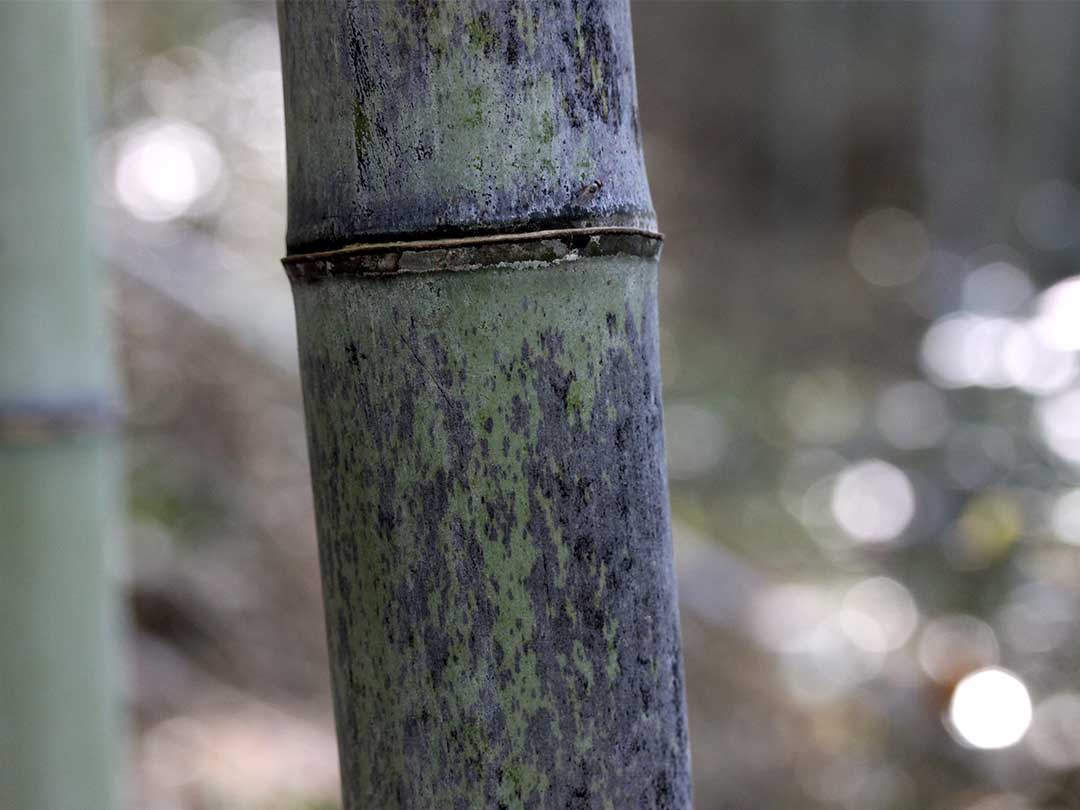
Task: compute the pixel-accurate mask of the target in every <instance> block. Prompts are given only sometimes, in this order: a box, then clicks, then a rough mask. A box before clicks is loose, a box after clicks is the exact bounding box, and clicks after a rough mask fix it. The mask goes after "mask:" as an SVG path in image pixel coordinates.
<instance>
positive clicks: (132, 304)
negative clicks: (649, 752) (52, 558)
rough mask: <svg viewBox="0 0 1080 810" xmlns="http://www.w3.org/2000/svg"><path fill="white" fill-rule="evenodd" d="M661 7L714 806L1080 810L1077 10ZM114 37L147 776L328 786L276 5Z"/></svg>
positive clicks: (692, 674) (674, 310)
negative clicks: (286, 257) (286, 220)
mask: <svg viewBox="0 0 1080 810" xmlns="http://www.w3.org/2000/svg"><path fill="white" fill-rule="evenodd" d="M634 13H635V36H636V46H637V52H638V82H639V87H640V100H641V111H642V125H643V141H644V145H645V149H646V156H647V160H648V164H649V170H650V177H651V181H652V186H653V193H654V196H655V199H656V203H657V208H658V211H659V214H660V219H661V224H662V227H663V229H664V231H665V232H666V234H667V237H668V242H667V246H666V247H665V252H664V258H663V269H662V282H661V290H662V296H663V298H662V312H661V322H662V324H663V328H664V334H663V352H664V357H663V363H664V376H665V396H666V402H665V407H666V417H665V419H666V426H667V441H668V452H669V460H670V473H671V488H672V500H673V505H674V512H675V518H676V525H677V528H676V553H677V556H678V558H679V566H680V575H681V588H682V592H681V600H682V602H683V608H684V635H685V643H686V656H687V673H688V674H687V678H688V687H689V692H690V713H691V724H692V728H691V732H692V741H693V751H694V768H695V779H696V782H697V805H698V807H700V808H702V810H709V808H727V807H739V808H742V807H769V808H800V809H801V808H851V809H852V810H856V809H858V810H862V809H863V808H883V809H892V808H895V809H896V810H901V809H908V808H910V809H912V810H914V808H920V809H921V808H941V809H942V810H1028V809H1029V808H1057V809H1058V810H1064V809H1065V808H1077V807H1080V643H1078V641H1080V362H1078V352H1080V263H1078V262H1077V259H1078V256H1080V190H1078V188H1077V185H1078V184H1080V166H1078V165H1077V151H1076V150H1075V148H1073V146H1072V141H1073V139H1074V134H1075V133H1076V132H1077V131H1080V130H1078V125H1080V86H1078V85H1080V72H1078V71H1077V70H1076V69H1075V66H1076V63H1077V62H1078V53H1077V46H1076V45H1074V43H1073V39H1074V37H1075V32H1077V31H1080V6H1073V5H1056V4H1055V5H1051V4H1017V5H1000V4H981V3H962V4H961V3H956V4H947V5H938V4H927V5H911V4H906V3H881V4H850V5H835V4H758V3H751V4H737V3H711V4H710V3H695V4H682V3H642V4H639V5H636V6H635V8H634ZM102 41H103V43H104V47H103V49H102V55H103V58H104V60H105V61H106V63H107V65H108V68H109V70H108V76H109V94H108V98H109V103H108V106H107V108H106V110H105V115H104V117H105V121H106V125H107V128H106V132H105V134H104V136H103V139H102V144H101V147H100V158H101V159H100V166H101V172H102V179H103V182H102V186H103V188H104V189H105V190H106V192H107V193H106V195H105V199H104V200H103V202H104V205H105V209H106V212H107V215H108V222H109V225H110V227H111V233H112V237H111V240H110V245H109V248H110V255H111V258H112V264H113V266H114V267H115V268H116V270H117V271H118V272H117V274H116V279H117V290H118V298H117V300H118V305H117V307H116V311H117V314H118V316H119V318H120V321H121V326H122V337H123V352H124V358H125V365H126V367H127V370H128V381H129V385H130V388H131V392H132V393H131V406H132V407H131V410H132V424H131V430H130V433H129V435H130V445H131V457H132V460H133V466H132V482H131V493H132V499H131V504H132V508H131V527H130V529H129V535H130V537H131V557H132V565H131V569H132V576H131V580H132V582H131V592H132V601H133V604H134V607H135V620H136V621H135V625H136V631H137V632H136V638H137V645H136V649H137V655H136V674H135V678H134V684H135V689H134V693H133V701H134V705H135V707H136V709H137V720H138V724H139V737H138V740H137V744H136V746H135V751H134V756H135V763H136V769H135V771H136V774H137V776H138V778H139V785H140V791H141V792H140V796H141V798H140V802H141V803H140V805H139V806H141V807H146V808H170V809H171V808H187V807H193V808H194V807H228V808H234V807H235V808H285V807H288V808H293V807H296V808H299V807H305V806H306V807H322V806H327V807H329V806H332V804H327V802H331V803H332V801H333V797H334V795H335V786H334V778H335V775H334V769H335V764H334V751H333V738H332V732H331V730H330V721H329V702H328V698H327V693H326V682H325V681H326V676H325V658H324V657H325V651H324V649H323V647H322V633H323V630H322V627H321V619H320V615H321V614H320V607H319V601H318V581H317V563H316V556H315V548H314V534H313V529H312V525H311V514H310V508H311V507H310V500H309V497H308V494H307V490H306V481H305V475H306V468H305V464H306V461H305V457H304V444H303V432H302V415H301V411H300V407H299V402H298V386H297V384H296V380H295V376H294V375H295V360H294V358H293V354H292V349H291V346H292V341H293V339H294V338H293V334H294V333H293V324H292V314H291V308H290V300H289V293H288V288H287V285H286V283H285V280H284V276H283V274H282V273H281V272H280V270H279V269H278V267H277V265H276V260H277V257H278V254H279V253H280V252H281V250H282V244H283V232H284V225H283V214H284V210H283V205H284V170H283V166H284V161H283V154H284V152H283V149H284V144H283V136H282V122H281V101H280V99H281V94H280V72H279V70H278V65H277V58H278V57H277V41H276V33H275V30H274V24H273V8H272V7H270V6H266V5H242V4H232V3H218V4H188V3H177V4H171V3H153V4H120V3H117V4H107V5H106V6H105V20H104V25H103V36H102Z"/></svg>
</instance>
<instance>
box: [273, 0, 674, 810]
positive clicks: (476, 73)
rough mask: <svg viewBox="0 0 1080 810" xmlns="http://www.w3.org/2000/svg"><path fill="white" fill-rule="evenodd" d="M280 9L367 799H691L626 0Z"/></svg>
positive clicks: (340, 0) (309, 393)
mask: <svg viewBox="0 0 1080 810" xmlns="http://www.w3.org/2000/svg"><path fill="white" fill-rule="evenodd" d="M278 8H279V22H280V31H281V40H282V58H283V65H284V80H285V109H286V133H287V141H288V179H289V224H288V236H287V247H288V256H287V258H286V259H285V266H286V269H287V270H288V272H289V275H290V278H291V280H292V286H293V292H294V298H295V304H296V315H297V322H298V332H299V344H300V346H299V351H300V363H301V373H302V384H303V391H304V400H305V412H306V419H307V430H308V441H309V448H310V460H311V473H312V479H313V488H314V493H315V507H316V519H317V524H318V534H319V548H320V560H321V567H322V577H323V589H324V597H325V603H326V619H327V626H328V638H329V645H330V656H331V670H332V671H331V679H332V686H333V693H334V703H335V715H336V722H337V731H338V741H339V750H340V756H341V768H342V784H343V792H344V805H345V807H346V808H347V809H348V810H359V808H369V807H378V808H381V809H382V810H395V809H398V808H410V809H411V808H497V807H503V808H526V807H529V808H551V810H554V809H555V808H559V810H563V809H564V808H619V809H620V810H621V808H630V807H633V808H665V809H668V808H669V809H671V810H684V809H685V808H689V807H690V784H689V769H688V756H687V734H686V721H685V708H684V697H683V676H682V664H681V654H680V648H679V628H678V617H677V613H676V602H675V584H674V579H673V571H672V559H671V543H670V529H669V511H668V498H667V480H666V472H665V466H664V447H663V435H662V421H661V401H660V372H659V360H658V339H657V306H656V285H657V260H658V254H659V248H660V239H659V237H658V235H657V234H656V233H655V231H656V224H655V217H654V214H653V210H652V205H651V201H650V197H649V190H648V185H647V181H646V176H645V170H644V163H643V159H642V152H641V143H640V132H639V127H638V119H637V109H636V89H635V85H634V70H633V54H632V43H631V35H630V15H629V7H628V4H627V3H626V2H624V0H605V1H604V2H585V1H584V0H581V1H579V0H560V1H559V2H555V3H551V4H532V3H509V2H508V3H498V4H496V3H484V2H476V1H475V0H465V1H463V2H454V3H406V2H394V3H364V2H357V1H356V0H334V2H329V3H320V4H315V3H304V2H284V3H282V4H279V7H278Z"/></svg>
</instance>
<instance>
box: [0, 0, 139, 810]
mask: <svg viewBox="0 0 1080 810" xmlns="http://www.w3.org/2000/svg"><path fill="white" fill-rule="evenodd" d="M88 15H89V8H88V5H87V4H85V3H45V2H15V3H10V2H8V3H0V109H3V115H2V116H0V144H2V148H0V617H2V618H0V650H2V651H3V652H2V654H0V807H3V808H12V809H13V810H14V809H15V808H18V810H58V809H60V808H62V809H63V810H67V808H79V810H114V808H116V807H117V792H116V790H115V784H116V775H115V772H116V765H117V757H116V756H115V751H116V738H117V731H118V718H117V716H116V712H115V700H114V681H115V679H114V677H113V670H114V666H113V661H112V658H113V653H114V644H113V642H114V638H113V627H114V622H113V619H114V616H113V609H112V606H113V602H112V594H111V589H110V587H109V578H108V574H107V569H108V568H109V566H108V564H107V563H108V561H107V559H106V557H107V551H106V548H107V541H106V538H107V537H108V536H109V535H110V533H111V531H112V530H114V529H115V526H112V525H110V524H109V521H110V518H111V511H112V508H113V506H114V501H115V494H116V493H115V480H116V476H115V469H114V453H113V448H112V442H111V441H110V440H109V438H108V437H107V436H105V435H103V434H101V433H100V432H98V433H97V434H94V435H84V436H79V435H75V434H77V433H78V432H79V428H80V426H82V427H85V428H92V427H93V426H94V424H93V423H96V422H100V416H101V411H102V409H103V408H105V407H107V406H108V405H109V404H110V403H111V402H112V391H113V381H112V377H111V374H110V370H109V366H108V361H107V358H108V352H107V351H106V350H105V341H104V333H105V329H104V325H103V313H102V311H101V300H100V297H101V295H100V293H101V278H100V269H99V267H98V264H97V262H96V260H95V258H94V256H93V250H92V248H93V244H92V240H91V238H90V224H89V218H88V209H89V206H90V194H89V187H90V176H89V175H90V157H91V152H90V149H91V145H90V126H89V109H88V106H89V99H88V96H89V90H91V89H94V88H91V87H88V78H89V77H90V76H92V75H93V71H92V70H90V69H89V68H90V62H91V60H90V54H89V44H90V33H91V32H90V27H89V25H88ZM43 415H45V418H44V419H42V418H41V417H42V416H43ZM16 423H19V424H24V423H25V425H29V426H30V427H31V428H32V432H33V433H34V435H33V436H32V437H31V436H29V435H24V433H23V432H22V431H17V430H16V427H17V424H16ZM59 423H63V424H64V426H65V431H64V435H59V434H56V435H53V428H55V427H56V426H57V425H58V424H59ZM43 424H47V425H49V426H51V427H44V428H43V427H42V425H43ZM17 432H18V433H19V434H20V435H18V436H16V435H15V434H16V433H17Z"/></svg>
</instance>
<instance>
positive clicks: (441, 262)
mask: <svg viewBox="0 0 1080 810" xmlns="http://www.w3.org/2000/svg"><path fill="white" fill-rule="evenodd" d="M663 238H664V237H663V235H662V234H659V233H657V232H655V231H650V230H646V229H644V228H632V227H620V226H603V227H593V228H559V229H551V230H543V231H529V232H525V233H497V234H479V235H476V236H462V237H455V238H450V239H420V240H415V241H400V242H379V243H372V244H363V243H360V244H354V245H347V246H346V247H343V248H338V249H335V250H325V251H319V252H316V253H297V254H293V255H291V256H286V257H285V258H283V259H282V260H281V262H282V264H283V265H285V270H286V272H287V273H288V275H289V278H290V279H292V280H293V281H318V280H321V279H324V278H329V277H334V276H369V275H371V276H385V275H395V274H399V273H430V272H440V271H442V272H447V271H454V270H470V269H476V268H479V267H488V266H492V265H498V264H505V263H509V262H521V261H556V260H560V259H570V258H574V257H580V256H611V255H616V254H620V253H621V254H628V255H633V256H650V257H651V256H656V255H657V254H658V253H659V252H660V245H661V243H662V242H663Z"/></svg>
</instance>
